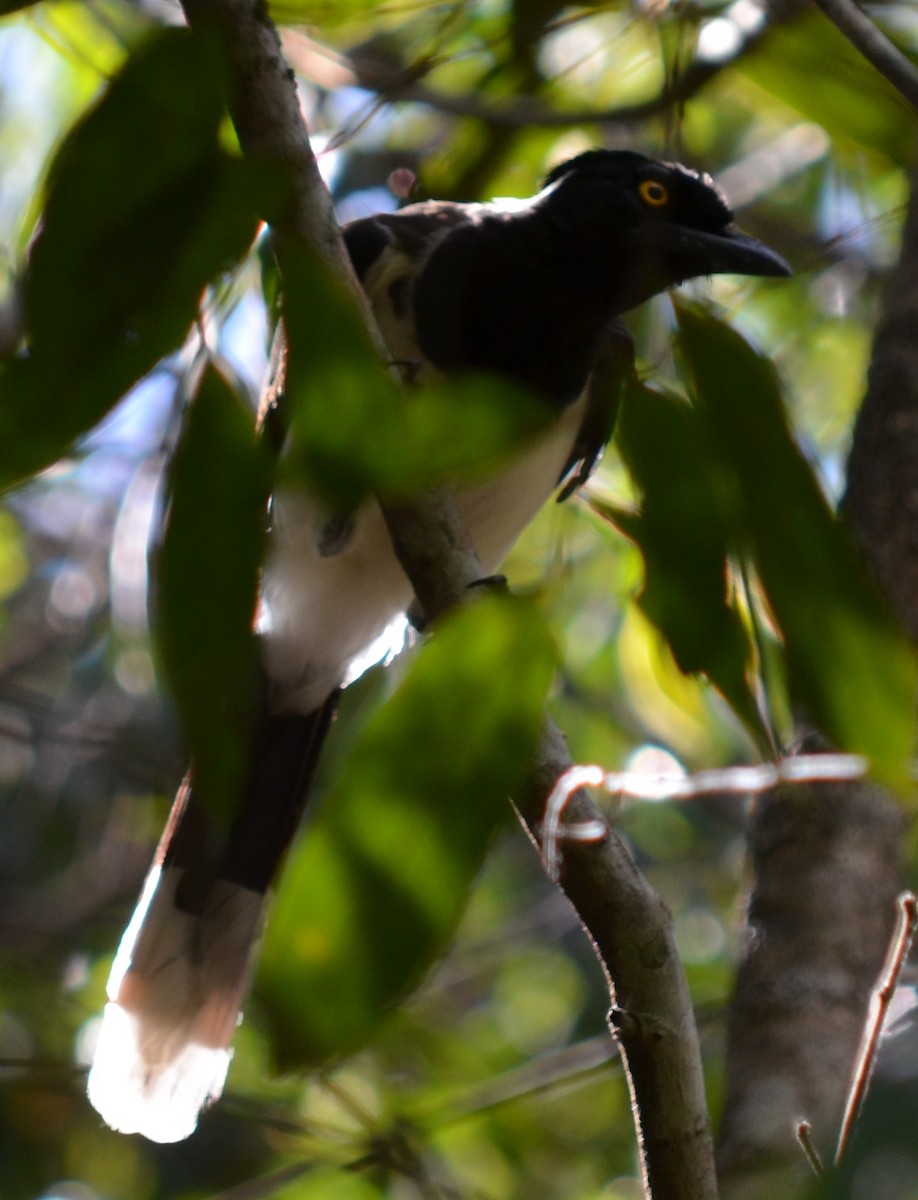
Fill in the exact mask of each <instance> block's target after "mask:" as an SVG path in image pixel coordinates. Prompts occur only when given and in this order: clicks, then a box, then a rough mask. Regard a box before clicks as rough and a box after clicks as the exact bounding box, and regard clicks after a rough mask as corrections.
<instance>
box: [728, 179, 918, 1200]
mask: <svg viewBox="0 0 918 1200" xmlns="http://www.w3.org/2000/svg"><path fill="white" fill-rule="evenodd" d="M843 511H844V515H845V516H846V518H847V520H848V523H849V526H850V527H851V529H852V530H853V532H854V535H855V537H856V540H857V541H858V543H859V545H860V548H861V551H862V553H863V556H864V558H865V559H866V561H867V562H868V564H869V565H870V567H871V568H872V570H873V573H874V575H875V576H876V578H877V580H878V582H879V583H880V585H881V586H882V587H883V589H884V590H885V592H886V596H887V598H888V600H889V602H890V605H891V607H892V609H893V611H894V613H895V614H896V615H897V616H898V618H899V620H900V621H901V623H902V625H903V627H904V628H905V629H906V631H907V632H908V633H909V634H910V636H911V637H912V638H913V640H915V641H918V166H916V171H915V175H914V177H913V182H912V195H911V201H910V205H909V212H908V216H907V219H906V224H905V230H904V234H903V241H902V249H901V252H900V258H899V262H898V264H897V266H896V267H895V269H894V270H893V272H892V274H891V276H890V279H889V283H888V287H887V293H886V300H885V304H884V309H883V314H882V317H881V320H880V323H879V327H878V329H877V332H876V335H875V338H874V345H873V355H872V360H871V364H870V372H869V377H868V386H867V393H866V395H865V397H864V400H863V403H862V405H861V409H860V412H859V414H858V417H857V421H856V423H855V428H854V439H853V443H852V448H851V454H850V458H849V460H848V487H847V493H846V495H845V499H844V501H843ZM904 826H905V818H904V815H903V813H902V811H901V810H900V809H899V808H898V806H896V805H895V804H894V803H893V802H892V801H891V800H890V798H889V797H888V796H887V795H886V794H885V793H884V792H883V791H882V790H881V789H880V788H878V787H876V786H875V785H872V784H868V783H862V784H822V785H813V786H812V787H811V788H809V789H807V790H806V791H803V792H801V791H799V790H795V791H791V790H789V789H788V790H784V789H778V790H776V791H775V792H774V793H773V794H771V795H770V796H768V797H766V798H764V800H763V801H761V802H760V803H759V804H758V805H757V807H756V810H755V812H754V815H753V820H752V827H751V833H750V842H751V850H752V857H753V865H754V869H755V885H754V889H753V893H752V897H751V900H750V906H749V917H748V920H749V927H750V933H751V936H750V938H749V949H748V951H747V954H746V957H745V960H744V961H743V963H742V964H741V966H740V971H739V975H738V979H737V985H736V995H735V997H734V1001H733V1005H732V1009H731V1016H730V1027H729V1030H728V1045H727V1075H728V1087H727V1096H726V1102H725V1105H724V1112H725V1117H724V1121H723V1125H722V1129H721V1133H720V1138H719V1147H718V1160H719V1166H720V1176H721V1188H722V1195H723V1197H724V1200H732V1198H733V1197H737V1198H742V1200H759V1198H761V1200H771V1197H773V1196H775V1195H791V1194H793V1191H794V1189H795V1187H796V1186H797V1184H798V1183H803V1182H805V1181H806V1180H807V1179H808V1176H809V1168H808V1166H807V1165H806V1164H805V1162H804V1160H803V1156H802V1153H801V1151H800V1150H799V1148H798V1147H797V1145H796V1142H795V1139H794V1131H793V1123H794V1122H795V1121H796V1120H800V1119H805V1120H806V1121H807V1122H808V1123H809V1124H810V1125H811V1127H812V1131H813V1137H814V1140H815V1144H816V1145H817V1146H818V1148H819V1150H820V1151H821V1153H822V1157H823V1159H824V1160H825V1161H827V1162H831V1160H832V1157H833V1154H834V1150H835V1142H836V1139H837V1136H838V1130H839V1126H840V1122H841V1119H842V1114H843V1111H844V1106H845V1098H846V1095H847V1092H848V1087H849V1081H850V1078H851V1073H852V1070H853V1068H854V1064H855V1060H856V1058H857V1052H858V1046H859V1043H860V1040H861V1034H862V1030H863V1028H864V1023H865V1020H866V1017H867V1012H868V1008H869V1004H870V998H871V992H872V989H873V986H874V983H875V981H876V978H877V975H878V973H879V972H880V969H881V965H882V959H883V951H884V947H885V946H886V944H887V943H888V940H889V934H890V930H891V929H892V926H893V922H894V915H895V909H896V896H897V894H898V892H899V890H900V888H901V873H902V859H903V856H904V854H905V852H906V846H907V838H906V837H905V830H904Z"/></svg>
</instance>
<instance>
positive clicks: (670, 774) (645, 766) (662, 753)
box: [624, 743, 685, 800]
mask: <svg viewBox="0 0 918 1200" xmlns="http://www.w3.org/2000/svg"><path fill="white" fill-rule="evenodd" d="M624 769H625V770H626V771H629V772H634V774H635V775H648V776H654V777H657V778H664V779H684V778H685V767H684V766H683V765H682V763H681V762H680V761H679V759H678V758H676V756H675V754H670V752H669V751H668V750H664V749H663V747H662V746H654V745H652V744H650V743H648V744H647V745H644V746H638V748H637V749H636V750H633V751H632V752H631V754H629V756H628V759H627V761H626V762H625V766H624ZM649 798H650V799H653V800H662V799H665V797H664V796H662V795H659V796H652V797H649Z"/></svg>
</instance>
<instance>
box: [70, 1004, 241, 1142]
mask: <svg viewBox="0 0 918 1200" xmlns="http://www.w3.org/2000/svg"><path fill="white" fill-rule="evenodd" d="M142 1037H143V1034H142V1020H141V1018H140V1017H138V1016H137V1015H135V1014H134V1013H131V1012H127V1011H126V1010H125V1009H123V1008H122V1007H121V1005H120V1004H114V1003H109V1004H106V1006H105V1015H104V1017H103V1019H102V1028H101V1031H100V1033H99V1041H98V1043H97V1044H96V1052H95V1056H94V1058H93V1064H92V1070H91V1071H90V1073H89V1081H88V1084H87V1092H88V1095H89V1101H90V1103H91V1104H92V1106H93V1108H95V1109H96V1111H97V1112H98V1113H99V1115H100V1116H101V1117H102V1119H103V1121H105V1123H106V1124H107V1125H110V1126H111V1127H112V1129H116V1130H117V1131H118V1132H119V1133H142V1134H143V1136H144V1137H147V1138H149V1139H150V1140H151V1141H153V1142H180V1141H181V1140H182V1139H183V1138H186V1137H190V1136H191V1134H192V1133H194V1131H195V1128H196V1126H197V1123H198V1117H199V1115H200V1113H201V1112H202V1110H203V1109H205V1108H206V1107H207V1106H208V1105H209V1104H212V1103H213V1101H214V1100H216V1099H217V1097H218V1096H219V1095H220V1093H221V1092H222V1091H223V1084H224V1083H225V1081H226V1073H227V1071H228V1070H229V1065H230V1059H231V1058H232V1051H231V1050H228V1049H226V1048H225V1047H212V1046H200V1045H195V1044H194V1043H188V1044H186V1045H184V1046H182V1048H181V1049H180V1050H179V1051H178V1052H177V1053H176V1055H175V1056H174V1057H173V1058H172V1059H170V1061H169V1062H167V1063H166V1064H164V1065H162V1066H155V1067H151V1066H149V1065H148V1064H147V1062H146V1060H145V1056H144V1054H143V1049H142Z"/></svg>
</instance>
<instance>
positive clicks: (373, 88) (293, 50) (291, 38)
mask: <svg viewBox="0 0 918 1200" xmlns="http://www.w3.org/2000/svg"><path fill="white" fill-rule="evenodd" d="M767 28H768V27H767V26H763V28H762V29H760V30H756V31H755V32H754V33H750V34H747V35H746V37H745V38H744V39H743V42H742V44H741V46H740V47H739V49H738V50H737V51H736V53H735V54H733V55H732V56H731V57H730V58H728V59H724V60H722V61H717V62H708V61H705V60H701V59H696V60H695V61H694V62H692V63H690V64H689V66H688V67H687V68H686V70H685V71H683V72H682V73H681V74H678V75H676V76H674V77H673V78H672V79H669V80H667V81H666V83H665V85H664V86H663V88H662V89H661V91H660V92H659V93H658V94H657V95H656V96H652V97H650V99H648V100H643V101H640V102H638V103H636V104H619V105H612V106H611V107H609V108H602V109H597V108H589V107H584V108H571V109H558V108H554V107H552V106H551V105H550V104H548V103H546V101H545V100H543V99H541V98H539V97H535V96H506V97H501V98H500V99H491V98H489V97H487V96H485V95H483V94H482V93H481V92H477V91H474V90H472V91H466V92H444V91H442V90H441V89H439V88H435V87H432V86H431V85H430V84H428V83H425V82H424V81H423V73H426V70H428V69H429V68H430V66H431V65H432V64H425V69H424V72H421V71H419V70H417V69H413V68H412V67H411V66H410V65H407V64H405V63H403V62H400V61H399V60H398V59H396V58H395V57H394V56H393V55H392V54H391V53H389V52H388V50H387V51H385V52H384V51H381V50H380V49H379V48H378V47H377V46H375V45H374V44H372V43H371V44H369V45H366V46H359V47H356V48H354V49H352V50H351V51H349V52H348V53H347V54H338V53H336V52H335V51H333V50H331V49H330V48H329V47H327V46H323V45H322V44H321V43H319V42H317V41H314V40H313V39H312V38H310V37H308V35H306V34H304V33H301V32H300V31H298V30H285V31H284V34H283V43H284V49H285V51H286V52H287V54H288V55H289V57H290V59H291V61H292V62H294V63H295V64H296V65H297V66H298V67H302V69H303V72H304V74H305V75H306V76H307V77H310V78H314V79H315V80H316V82H317V83H319V85H320V86H329V85H331V86H334V85H336V84H338V83H340V82H341V81H342V80H344V79H346V80H347V81H348V82H349V83H351V84H352V85H354V86H356V87H361V88H365V89H366V90H367V91H370V92H375V93H376V94H377V95H378V96H379V98H380V101H381V102H384V103H393V102H398V101H402V102H413V103H416V104H425V105H427V106H428V107H429V108H433V109H435V110H436V111H437V112H442V113H447V114H448V115H450V116H454V117H472V118H474V119H475V120H478V121H481V122H482V123H483V124H485V125H488V126H490V127H491V128H492V129H526V128H532V127H533V126H537V127H540V128H543V129H566V128H568V127H570V126H571V125H604V126H606V127H615V126H619V127H621V128H631V127H633V126H635V125H639V124H641V123H642V122H644V121H647V120H650V119H651V118H653V117H657V116H660V115H662V114H663V113H666V112H669V111H670V110H671V109H672V108H674V107H677V106H679V105H681V104H685V103H686V101H688V100H690V99H692V97H693V96H695V95H697V94H698V92H700V91H701V90H702V88H704V87H705V86H706V85H707V84H708V83H710V81H711V80H712V79H714V78H716V77H717V76H718V75H719V74H721V72H722V71H724V70H725V69H727V68H728V67H732V66H734V65H735V63H736V61H737V59H738V58H740V57H742V56H743V55H745V54H747V53H748V52H749V51H750V50H751V49H753V48H754V46H756V45H757V44H758V43H759V41H760V40H761V38H762V37H763V36H764V34H765V33H766V32H767Z"/></svg>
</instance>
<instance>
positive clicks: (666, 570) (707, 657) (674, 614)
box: [593, 380, 770, 748]
mask: <svg viewBox="0 0 918 1200" xmlns="http://www.w3.org/2000/svg"><path fill="white" fill-rule="evenodd" d="M617 440H618V445H619V448H620V450H621V453H622V456H623V458H624V460H625V463H626V465H627V467H628V469H629V471H630V472H631V476H632V478H633V479H634V482H635V483H636V485H637V487H638V488H639V489H640V492H641V506H640V511H639V512H636V513H625V512H621V511H618V512H616V511H614V510H612V509H611V508H610V507H609V506H608V505H605V504H603V503H602V502H600V501H595V500H594V501H593V505H594V507H595V508H596V510H597V511H598V512H599V513H600V514H601V515H603V516H605V517H606V518H607V519H608V520H611V521H612V523H613V524H614V525H617V526H618V528H619V529H621V530H622V532H623V533H624V534H626V536H628V537H629V538H631V540H632V541H634V542H635V543H636V544H637V546H638V547H639V548H640V550H641V553H642V555H643V557H644V570H645V576H644V586H643V589H642V591H641V594H640V597H639V603H640V606H641V608H642V609H643V610H644V612H645V614H646V615H647V617H649V619H650V620H651V621H652V622H653V624H654V625H655V626H656V627H657V629H659V630H660V632H661V633H662V634H663V636H664V637H665V638H666V640H667V641H668V643H669V645H670V648H671V650H672V652H673V656H674V657H675V659H676V662H677V663H678V664H679V667H680V669H681V670H682V671H684V672H685V673H686V674H690V673H700V674H704V675H706V676H707V677H708V679H710V680H711V682H712V683H713V684H714V685H715V686H716V687H717V688H719V690H720V691H721V692H722V693H723V695H724V696H725V697H726V699H727V700H728V701H729V702H730V704H731V705H732V706H733V708H734V710H735V711H736V713H737V715H738V716H739V717H740V718H741V719H742V721H743V722H744V724H745V725H746V726H747V728H748V729H749V730H750V731H751V732H752V733H753V734H754V736H756V737H757V739H758V741H759V743H760V745H762V746H763V748H767V747H768V746H769V745H770V735H769V732H768V730H767V728H766V727H765V725H764V724H763V722H762V718H761V716H760V714H759V710H758V707H757V705H756V702H755V695H754V691H753V688H752V685H751V682H750V677H749V674H748V672H749V669H750V666H751V660H752V656H753V655H752V646H751V644H750V640H749V635H748V633H747V630H746V628H745V626H744V624H743V622H742V620H741V618H740V615H739V613H738V612H737V611H736V609H735V608H734V607H732V606H731V604H730V603H729V600H728V588H727V582H728V580H727V571H728V559H729V556H730V554H731V551H732V550H733V549H734V546H735V537H736V530H737V523H738V520H739V515H740V514H739V511H738V508H739V503H740V501H739V497H738V496H737V495H736V493H735V487H734V485H733V481H732V480H731V478H730V475H729V471H725V470H724V468H723V466H722V465H721V463H720V461H719V458H718V453H717V450H716V448H715V447H714V446H712V445H711V441H710V435H709V432H708V429H707V423H706V422H705V420H704V418H703V417H702V416H700V415H699V413H698V412H697V411H696V410H694V409H692V408H691V407H690V406H689V405H688V404H686V402H685V401H684V400H682V399H680V398H679V397H678V396H675V395H673V394H671V393H664V392H659V391H654V390H652V389H651V388H649V387H646V386H644V385H643V384H640V383H638V382H637V381H636V380H635V381H632V382H630V383H628V384H627V385H626V388H625V393H624V403H623V406H622V412H621V416H620V418H619V426H618V432H617Z"/></svg>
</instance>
